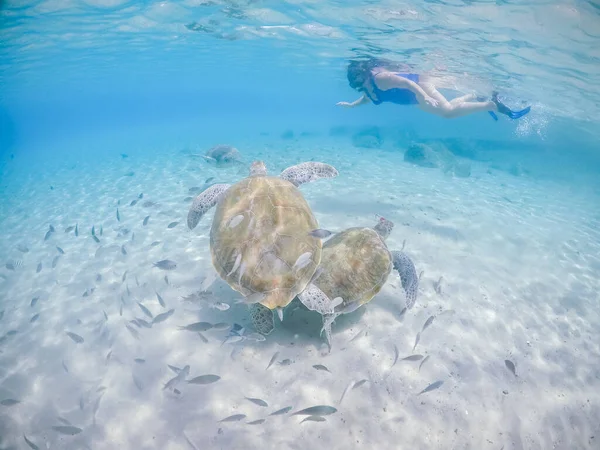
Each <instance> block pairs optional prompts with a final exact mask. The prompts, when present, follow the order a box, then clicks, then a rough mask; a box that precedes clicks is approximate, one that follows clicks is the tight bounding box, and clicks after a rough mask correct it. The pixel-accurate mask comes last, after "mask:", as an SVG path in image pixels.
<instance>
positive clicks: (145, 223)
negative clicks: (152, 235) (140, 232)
mask: <svg viewBox="0 0 600 450" xmlns="http://www.w3.org/2000/svg"><path fill="white" fill-rule="evenodd" d="M149 220H150V216H146V217H144V221H143V222H142V225H143V226H146V225H148V221H149Z"/></svg>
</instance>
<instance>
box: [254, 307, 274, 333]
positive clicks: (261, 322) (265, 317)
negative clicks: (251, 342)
mask: <svg viewBox="0 0 600 450" xmlns="http://www.w3.org/2000/svg"><path fill="white" fill-rule="evenodd" d="M250 317H251V318H252V325H254V329H255V330H256V331H257V332H259V333H260V334H262V335H264V336H267V335H268V334H271V332H272V331H273V329H274V328H275V317H274V315H273V311H271V310H270V309H269V308H267V307H266V306H263V305H261V304H260V303H254V304H253V305H251V306H250Z"/></svg>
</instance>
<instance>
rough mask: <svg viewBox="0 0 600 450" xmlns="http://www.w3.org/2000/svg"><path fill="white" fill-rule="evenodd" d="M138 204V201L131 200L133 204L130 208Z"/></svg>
mask: <svg viewBox="0 0 600 450" xmlns="http://www.w3.org/2000/svg"><path fill="white" fill-rule="evenodd" d="M137 202H138V201H137V200H131V203H130V204H129V206H135V205H136V203H137Z"/></svg>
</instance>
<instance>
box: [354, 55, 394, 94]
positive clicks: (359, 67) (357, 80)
mask: <svg viewBox="0 0 600 450" xmlns="http://www.w3.org/2000/svg"><path fill="white" fill-rule="evenodd" d="M376 67H383V68H385V69H388V70H394V69H397V68H400V67H403V66H402V65H401V64H398V63H395V62H393V61H390V60H387V59H382V58H372V57H371V58H367V59H351V60H350V62H349V63H348V72H347V77H348V84H349V85H350V87H351V88H352V89H357V90H359V91H360V90H361V89H362V86H363V84H364V82H365V81H366V80H367V79H368V78H369V77H370V76H371V71H372V70H373V69H374V68H376Z"/></svg>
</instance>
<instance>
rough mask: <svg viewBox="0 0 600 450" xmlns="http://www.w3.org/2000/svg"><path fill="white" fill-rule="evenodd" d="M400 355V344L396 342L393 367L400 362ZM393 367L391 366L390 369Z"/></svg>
mask: <svg viewBox="0 0 600 450" xmlns="http://www.w3.org/2000/svg"><path fill="white" fill-rule="evenodd" d="M399 356H400V353H399V352H398V346H397V345H396V344H394V362H393V363H392V367H394V366H395V365H396V363H397V362H398V357H399ZM392 367H390V369H391V368H392Z"/></svg>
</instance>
